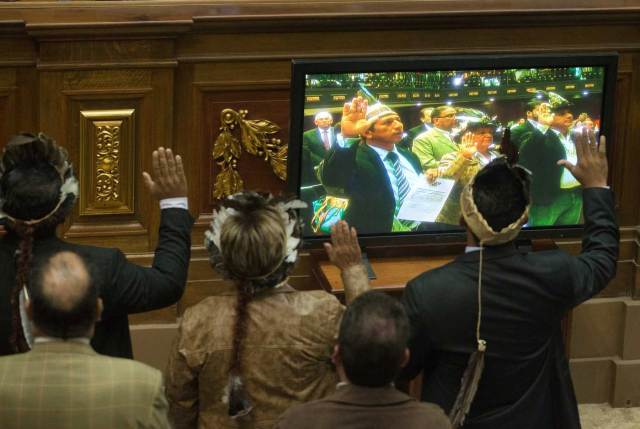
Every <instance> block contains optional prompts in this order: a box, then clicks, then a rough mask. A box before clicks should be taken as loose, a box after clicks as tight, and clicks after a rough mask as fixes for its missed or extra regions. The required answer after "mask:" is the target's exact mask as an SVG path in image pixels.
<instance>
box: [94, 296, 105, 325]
mask: <svg viewBox="0 0 640 429" xmlns="http://www.w3.org/2000/svg"><path fill="white" fill-rule="evenodd" d="M102 310H104V305H103V303H102V298H98V300H97V301H96V322H99V321H100V320H102Z"/></svg>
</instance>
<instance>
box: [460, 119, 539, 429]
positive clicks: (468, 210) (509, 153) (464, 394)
mask: <svg viewBox="0 0 640 429" xmlns="http://www.w3.org/2000/svg"><path fill="white" fill-rule="evenodd" d="M500 147H501V151H502V154H503V156H502V157H500V158H497V159H496V160H494V161H492V162H491V163H490V164H489V165H488V166H487V167H485V168H484V169H483V170H480V172H479V173H478V174H477V175H476V177H474V178H473V179H472V180H471V181H470V182H469V183H468V184H467V185H466V186H465V187H464V189H463V191H462V194H461V195H460V206H461V209H462V217H463V218H464V220H465V223H466V224H467V227H468V228H469V229H470V230H471V231H472V232H473V233H474V234H475V236H476V237H478V240H479V242H480V243H479V244H480V258H479V266H478V318H477V322H476V342H477V350H476V351H475V352H473V353H472V354H471V356H470V357H469V362H468V363H467V368H466V369H465V371H464V374H463V375H462V381H461V386H460V391H459V392H458V396H457V397H456V400H455V402H454V404H453V407H452V408H451V411H450V412H449V419H450V420H451V424H452V426H453V427H454V428H459V427H461V426H462V425H463V424H464V420H465V418H466V416H467V414H468V413H469V410H470V409H471V404H473V399H474V398H475V396H476V392H477V390H478V385H479V383H480V379H481V377H482V372H483V370H484V354H485V351H486V349H487V342H486V341H485V340H484V339H482V337H481V331H480V328H481V322H482V262H483V259H484V258H483V256H484V254H483V253H484V246H485V245H499V244H503V243H508V242H509V241H512V240H514V239H515V238H516V236H517V235H518V233H519V232H520V229H521V228H522V225H524V224H525V223H526V222H527V218H528V216H529V208H530V207H531V201H530V200H529V199H528V198H529V191H528V189H529V184H530V183H529V180H530V179H529V174H530V173H529V172H528V171H527V170H526V169H524V168H522V167H520V166H517V165H515V163H516V161H517V159H518V152H517V150H516V149H515V147H514V146H513V144H512V143H511V140H510V132H509V128H506V129H505V133H504V136H503V139H502V143H501V146H500ZM481 175H483V176H485V178H486V179H487V180H488V181H489V182H492V181H493V182H495V181H497V180H516V181H518V182H519V183H520V184H521V185H522V190H523V195H525V196H526V198H527V199H528V201H527V204H526V206H525V209H524V211H523V212H522V214H521V215H520V216H519V217H518V219H516V220H515V221H513V222H512V223H511V224H510V225H508V226H506V227H504V228H502V229H501V230H500V231H494V229H493V228H492V227H491V226H490V225H489V223H488V222H487V221H486V219H485V218H484V216H483V215H482V213H480V211H479V210H478V207H477V206H476V204H475V201H474V198H473V191H474V184H475V182H476V179H477V178H478V177H479V176H481ZM487 176H488V177H487Z"/></svg>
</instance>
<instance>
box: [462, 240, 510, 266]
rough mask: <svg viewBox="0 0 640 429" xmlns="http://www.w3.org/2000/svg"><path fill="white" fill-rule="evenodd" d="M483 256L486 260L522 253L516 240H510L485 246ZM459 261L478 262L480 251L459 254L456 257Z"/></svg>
mask: <svg viewBox="0 0 640 429" xmlns="http://www.w3.org/2000/svg"><path fill="white" fill-rule="evenodd" d="M483 253H484V255H483V258H484V260H485V261H489V260H492V259H499V258H504V257H505V256H512V255H517V254H520V253H521V252H520V251H519V250H518V248H517V247H516V244H515V242H514V241H510V242H508V243H505V244H501V245H498V246H484V249H483ZM455 260H456V261H458V262H478V261H479V260H480V252H469V253H463V254H462V255H459V256H458V257H456V259H455Z"/></svg>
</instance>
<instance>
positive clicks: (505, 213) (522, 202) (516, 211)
mask: <svg viewBox="0 0 640 429" xmlns="http://www.w3.org/2000/svg"><path fill="white" fill-rule="evenodd" d="M473 201H474V202H475V204H476V207H477V208H478V211H479V212H480V213H481V214H482V217H484V219H485V220H486V221H487V223H488V224H489V226H490V227H491V228H492V229H493V230H494V231H496V232H498V231H500V230H502V228H504V227H506V226H509V225H511V224H512V223H513V222H515V221H516V220H518V218H520V216H522V213H523V212H524V210H525V208H526V207H527V204H528V202H529V178H528V177H527V173H525V171H524V170H523V169H521V168H520V167H510V166H509V165H508V164H507V162H506V161H505V160H504V158H498V159H496V160H494V161H491V162H490V163H489V164H487V166H485V167H484V168H483V169H482V170H480V171H479V172H478V174H477V175H476V177H475V181H474V183H473Z"/></svg>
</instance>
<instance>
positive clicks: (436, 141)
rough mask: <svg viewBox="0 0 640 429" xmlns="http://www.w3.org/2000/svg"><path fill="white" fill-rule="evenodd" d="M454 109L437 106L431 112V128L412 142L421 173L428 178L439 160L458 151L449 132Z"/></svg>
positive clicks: (453, 120) (452, 122) (452, 121)
mask: <svg viewBox="0 0 640 429" xmlns="http://www.w3.org/2000/svg"><path fill="white" fill-rule="evenodd" d="M456 121H457V119H456V109H454V108H453V107H451V106H439V107H436V108H435V109H433V111H432V112H431V122H432V123H433V128H431V129H430V130H429V131H426V132H424V133H422V134H420V135H418V137H416V138H415V140H414V141H413V148H412V149H411V150H412V151H413V153H414V154H415V155H416V156H417V157H418V159H419V160H420V165H421V166H422V171H423V172H424V173H425V174H426V175H427V177H429V170H432V169H436V168H437V167H438V163H439V162H440V159H441V158H442V157H443V156H444V155H446V154H448V153H451V152H456V151H458V150H459V147H458V144H457V143H456V142H454V141H453V139H452V138H451V130H452V129H453V127H455V125H456Z"/></svg>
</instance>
